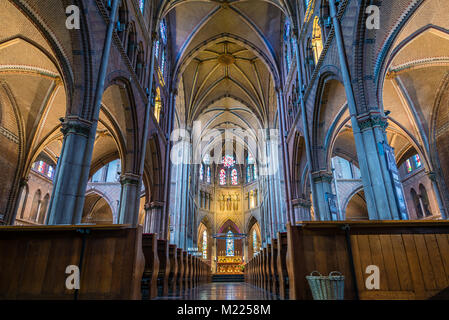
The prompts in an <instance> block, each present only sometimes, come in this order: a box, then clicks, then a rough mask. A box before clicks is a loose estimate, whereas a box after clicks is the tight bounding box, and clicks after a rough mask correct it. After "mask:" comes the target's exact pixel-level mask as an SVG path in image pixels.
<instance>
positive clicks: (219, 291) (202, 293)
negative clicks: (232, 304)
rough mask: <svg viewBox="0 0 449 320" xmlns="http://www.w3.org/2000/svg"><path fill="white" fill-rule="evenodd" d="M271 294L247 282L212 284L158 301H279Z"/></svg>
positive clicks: (160, 298) (159, 298)
mask: <svg viewBox="0 0 449 320" xmlns="http://www.w3.org/2000/svg"><path fill="white" fill-rule="evenodd" d="M278 299H279V298H278V297H277V296H275V295H273V294H272V293H270V292H267V291H265V290H263V289H260V288H258V287H255V286H253V285H251V284H248V283H245V282H211V283H206V284H203V285H200V286H198V287H196V288H193V289H190V290H187V291H185V292H182V293H181V294H179V293H178V294H177V295H170V296H167V297H158V298H157V300H278Z"/></svg>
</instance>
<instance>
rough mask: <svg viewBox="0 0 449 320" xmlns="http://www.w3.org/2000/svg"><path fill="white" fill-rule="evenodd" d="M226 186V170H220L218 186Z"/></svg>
mask: <svg viewBox="0 0 449 320" xmlns="http://www.w3.org/2000/svg"><path fill="white" fill-rule="evenodd" d="M225 184H226V170H225V169H221V170H220V185H222V186H223V185H225Z"/></svg>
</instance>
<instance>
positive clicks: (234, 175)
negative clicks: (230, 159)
mask: <svg viewBox="0 0 449 320" xmlns="http://www.w3.org/2000/svg"><path fill="white" fill-rule="evenodd" d="M231 184H232V185H234V186H235V185H236V184H238V177H237V169H235V168H234V169H232V171H231Z"/></svg>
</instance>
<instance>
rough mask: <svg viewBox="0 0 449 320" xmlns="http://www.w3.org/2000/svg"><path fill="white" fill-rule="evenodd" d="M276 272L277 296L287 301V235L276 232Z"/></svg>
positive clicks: (288, 290) (288, 289)
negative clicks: (277, 280)
mask: <svg viewBox="0 0 449 320" xmlns="http://www.w3.org/2000/svg"><path fill="white" fill-rule="evenodd" d="M276 263H277V271H278V279H279V296H280V298H281V299H285V300H288V299H289V296H290V294H289V292H290V288H289V279H288V271H287V233H286V232H278V256H277V261H276Z"/></svg>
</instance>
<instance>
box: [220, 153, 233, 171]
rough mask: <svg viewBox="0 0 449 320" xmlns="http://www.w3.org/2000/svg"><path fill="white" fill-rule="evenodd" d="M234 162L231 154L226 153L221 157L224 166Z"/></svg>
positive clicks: (228, 166)
mask: <svg viewBox="0 0 449 320" xmlns="http://www.w3.org/2000/svg"><path fill="white" fill-rule="evenodd" d="M234 164H235V160H234V157H233V156H229V155H226V156H224V157H223V165H224V166H225V167H226V168H230V167H232V166H233V165H234Z"/></svg>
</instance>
